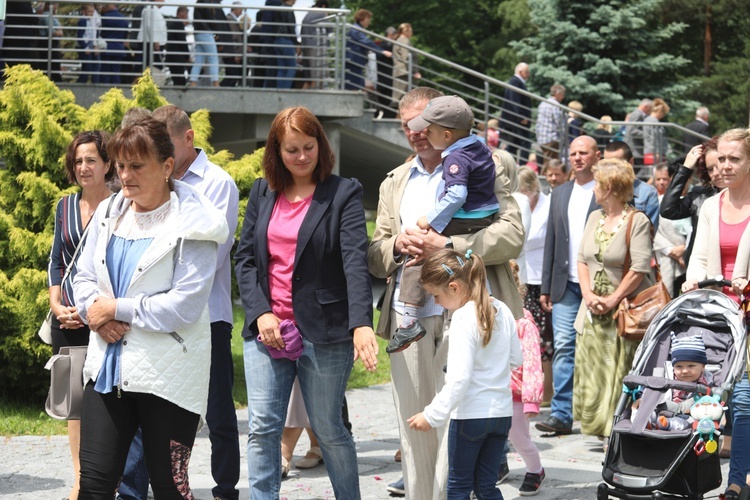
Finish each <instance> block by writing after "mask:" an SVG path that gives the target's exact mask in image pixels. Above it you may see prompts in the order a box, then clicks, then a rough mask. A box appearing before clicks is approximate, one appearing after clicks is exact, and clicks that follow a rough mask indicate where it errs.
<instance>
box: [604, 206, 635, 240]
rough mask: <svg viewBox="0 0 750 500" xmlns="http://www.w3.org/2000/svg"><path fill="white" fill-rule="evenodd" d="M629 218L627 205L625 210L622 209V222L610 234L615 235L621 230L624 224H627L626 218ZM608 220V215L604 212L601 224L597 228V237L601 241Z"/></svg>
mask: <svg viewBox="0 0 750 500" xmlns="http://www.w3.org/2000/svg"><path fill="white" fill-rule="evenodd" d="M627 216H628V206H627V205H625V208H623V209H622V213H621V214H620V222H618V223H617V226H615V228H614V229H613V230H612V231H610V232H609V234H610V235H615V234H616V233H617V231H619V230H620V228H621V227H622V224H623V222H625V218H626V217H627ZM606 219H607V213H606V212H605V211H604V210H602V216H601V217H600V218H599V224H598V225H597V226H596V236H597V237H599V239H601V237H602V236H603V235H604V223H605V221H606Z"/></svg>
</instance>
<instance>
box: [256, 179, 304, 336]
mask: <svg viewBox="0 0 750 500" xmlns="http://www.w3.org/2000/svg"><path fill="white" fill-rule="evenodd" d="M311 200H312V195H310V196H308V197H307V198H305V199H303V200H300V201H297V202H294V203H291V202H289V200H287V199H286V196H284V195H283V193H281V194H279V196H278V197H277V198H276V204H275V205H274V207H273V212H272V213H271V220H270V221H269V223H268V233H267V236H268V290H269V292H270V294H271V311H272V312H273V313H274V314H275V315H276V316H277V317H278V318H279V319H280V320H282V321H283V320H285V319H289V320H292V321H294V310H293V308H292V273H293V272H294V254H295V253H296V251H297V236H298V234H299V228H300V227H301V226H302V221H303V220H304V219H305V215H306V214H307V209H308V208H310V201H311Z"/></svg>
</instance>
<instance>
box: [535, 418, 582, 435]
mask: <svg viewBox="0 0 750 500" xmlns="http://www.w3.org/2000/svg"><path fill="white" fill-rule="evenodd" d="M534 427H536V428H537V430H540V431H542V432H554V433H555V434H570V433H572V432H573V426H572V425H565V424H564V423H563V422H562V420H560V419H559V418H557V417H549V418H548V419H547V420H545V421H544V422H537V423H536V425H535V426H534Z"/></svg>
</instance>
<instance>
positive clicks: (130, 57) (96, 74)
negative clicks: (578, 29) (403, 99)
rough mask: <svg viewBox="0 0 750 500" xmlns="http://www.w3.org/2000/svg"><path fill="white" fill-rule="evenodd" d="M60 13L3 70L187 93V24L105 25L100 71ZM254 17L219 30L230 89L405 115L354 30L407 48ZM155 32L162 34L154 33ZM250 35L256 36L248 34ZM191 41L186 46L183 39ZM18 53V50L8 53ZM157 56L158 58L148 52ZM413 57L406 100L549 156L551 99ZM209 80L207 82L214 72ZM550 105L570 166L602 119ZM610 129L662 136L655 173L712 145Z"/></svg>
mask: <svg viewBox="0 0 750 500" xmlns="http://www.w3.org/2000/svg"><path fill="white" fill-rule="evenodd" d="M91 3H95V4H97V5H100V4H105V3H108V2H105V1H103V0H94V1H93V2H91ZM57 5H58V6H59V9H60V10H63V8H65V9H68V11H67V12H66V13H65V14H58V15H55V17H57V18H58V20H60V21H61V23H62V24H63V36H62V37H55V36H54V35H53V33H54V29H53V28H52V26H51V25H52V18H51V17H47V16H44V17H42V16H40V15H37V14H12V13H11V12H10V10H9V13H8V19H6V36H5V38H4V43H5V47H4V48H3V58H4V60H3V63H4V64H17V63H31V64H32V65H34V66H36V67H38V68H39V69H42V70H43V71H45V72H46V73H47V74H48V75H49V76H50V78H52V79H53V80H58V81H60V80H67V81H79V82H88V81H89V80H90V81H92V82H101V83H107V84H109V85H117V84H118V82H116V81H115V82H113V81H112V80H113V79H114V80H117V78H116V77H119V83H120V84H122V85H128V84H130V83H131V82H132V80H133V79H135V78H137V77H139V76H140V75H141V74H142V72H143V70H144V69H145V68H146V67H151V68H152V71H153V72H154V74H155V75H156V79H157V82H158V83H159V84H161V85H184V84H185V82H186V74H187V73H189V72H190V71H191V70H192V68H193V66H194V64H193V60H191V59H194V58H195V57H196V51H195V40H194V33H193V29H192V27H191V26H187V27H186V28H183V26H182V25H181V24H179V23H181V21H180V20H174V19H168V25H167V30H166V36H167V38H168V41H167V44H166V47H162V46H159V47H158V49H157V48H156V46H155V45H153V43H152V42H153V41H154V40H156V39H157V38H158V33H155V32H153V31H149V30H148V29H146V30H143V31H142V30H141V28H139V27H138V26H139V25H142V24H141V22H140V21H141V19H142V17H141V16H139V15H133V16H131V17H129V18H128V20H129V24H128V27H127V28H125V29H118V28H113V27H109V26H108V24H109V23H104V25H103V26H102V27H101V28H99V31H98V35H97V38H101V39H104V40H105V41H107V46H108V47H107V48H106V49H94V50H89V54H88V55H89V56H90V55H91V53H92V52H93V53H94V55H96V56H99V57H98V61H97V60H94V61H91V60H90V59H88V60H87V59H86V56H87V54H86V49H84V48H82V47H81V46H80V44H79V38H80V37H79V32H78V30H79V28H78V26H77V24H78V23H79V22H81V20H82V19H84V16H82V15H81V12H80V11H79V10H75V9H72V10H71V8H72V7H74V6H75V8H78V7H79V6H80V5H81V4H80V3H73V2H70V1H68V0H60V1H59V2H58V3H57ZM117 5H118V6H119V7H120V8H121V9H122V10H123V11H125V10H126V9H127V10H136V9H137V8H139V7H144V6H169V7H177V6H179V5H184V4H180V3H169V2H165V3H156V4H154V3H150V2H143V1H122V2H119V3H118V4H117ZM63 6H65V7H63ZM192 6H193V5H190V6H189V7H192ZM200 6H201V7H203V8H214V9H224V8H229V7H230V6H228V5H220V4H200ZM290 10H294V11H304V12H306V13H311V12H315V13H318V14H320V15H318V19H317V20H316V22H315V23H313V24H308V23H303V24H302V26H301V32H302V33H301V35H302V36H301V37H300V40H301V42H300V43H299V44H296V43H297V40H292V45H290V43H289V40H290V39H289V36H290V35H289V31H290V30H289V29H288V28H289V26H288V25H286V24H284V23H281V22H278V20H277V19H276V16H275V15H274V14H275V13H278V12H285V11H286V12H289V11H290ZM249 13H250V9H248V8H243V15H242V16H240V17H241V19H243V24H241V25H237V26H234V27H235V28H236V29H235V30H233V29H232V26H231V25H232V23H234V21H229V20H226V18H225V16H224V15H223V11H222V15H221V16H220V17H221V18H222V19H220V20H217V21H215V23H216V26H217V27H218V28H220V29H216V30H214V33H213V34H214V38H215V43H216V45H217V46H218V47H222V48H223V51H222V52H221V53H219V54H218V55H219V59H220V61H219V65H220V71H221V79H222V85H224V86H240V87H259V88H279V87H281V88H295V89H310V90H345V89H350V90H356V91H362V92H365V94H366V102H367V103H368V104H367V105H368V106H369V107H371V108H372V109H373V112H374V113H376V114H375V117H385V118H395V117H396V115H397V111H398V110H397V102H396V99H394V97H396V98H398V96H399V95H400V94H398V89H397V86H396V85H394V82H395V81H396V79H395V78H394V76H395V75H394V74H393V69H392V66H393V65H392V61H391V60H388V58H384V57H381V58H380V59H378V58H377V57H375V56H374V54H372V53H370V54H369V55H368V56H367V57H366V62H365V63H361V62H358V61H357V60H356V59H357V58H356V57H354V58H353V57H351V55H352V53H353V52H356V47H355V43H356V42H354V41H353V39H352V38H351V36H349V35H350V30H359V31H361V32H363V33H364V34H365V35H367V36H368V37H369V38H370V39H371V40H374V41H375V42H376V43H379V44H380V46H381V47H386V48H389V49H390V48H391V47H392V46H394V45H396V46H398V45H401V44H399V42H397V41H394V40H389V39H387V38H386V37H384V36H381V35H379V34H377V33H374V32H371V31H368V30H364V29H362V28H361V27H359V26H355V25H351V24H348V23H346V16H347V15H348V14H349V13H350V11H349V10H347V9H308V8H296V7H295V8H294V9H292V8H290V7H261V8H260V14H259V16H258V17H256V19H260V21H261V22H260V23H256V22H255V19H253V20H250V19H249V15H248V14H249ZM217 17H219V16H217ZM40 20H43V22H44V23H46V25H45V26H40V25H39V21H40ZM9 23H10V24H11V25H15V27H16V28H21V31H23V30H24V29H25V30H26V31H27V32H26V33H23V34H21V35H19V34H18V32H19V30H18V29H16V30H15V33H16V34H15V35H14V34H13V33H14V31H13V30H12V31H11V33H10V34H9V33H8V31H7V26H8V25H9ZM147 24H149V25H150V26H152V27H153V23H147ZM250 26H252V28H251V29H248V27H250ZM43 28H46V29H43ZM237 28H238V29H239V31H237ZM139 31H141V39H142V40H143V41H142V42H139V41H138V32H139ZM183 34H184V35H185V39H184V40H183V39H182V37H181V36H180V35H183ZM162 35H164V34H163V33H162ZM178 38H179V41H178ZM118 40H119V41H122V42H123V43H124V44H125V46H124V48H122V49H112V48H110V47H111V45H110V43H111V41H118ZM9 45H10V46H11V47H12V49H13V50H8V46H9ZM144 47H145V50H144ZM402 47H403V46H402ZM149 48H153V49H154V50H149ZM406 48H407V50H408V58H407V74H406V77H405V78H406V90H407V91H408V90H409V89H411V88H413V87H414V86H416V85H424V86H430V87H434V88H437V89H439V90H441V91H442V92H444V93H446V94H456V95H459V96H461V97H463V98H464V99H465V100H466V101H467V102H468V103H469V105H470V106H471V107H472V109H473V111H474V116H475V118H476V120H477V122H479V123H482V124H484V123H486V122H487V121H488V120H490V119H491V118H497V119H498V120H499V123H500V142H499V146H500V147H503V148H507V149H510V150H512V151H515V154H516V156H517V159H518V160H525V159H526V158H527V157H528V156H529V154H531V153H536V154H540V153H541V152H542V148H541V147H540V145H539V144H537V143H536V140H535V139H536V137H535V129H536V126H537V120H538V111H537V110H538V107H539V104H540V103H541V102H542V101H545V100H547V98H546V97H543V96H539V95H536V94H533V93H531V92H527V91H524V90H521V89H518V88H516V87H511V86H510V85H508V83H506V82H503V81H500V80H497V79H495V78H492V77H489V76H487V75H484V74H481V73H479V72H477V71H474V70H471V69H469V68H466V67H464V66H461V65H460V64H456V63H454V62H452V61H448V60H445V59H441V58H438V57H435V56H433V55H431V54H429V53H427V52H424V51H422V50H419V49H417V48H414V47H411V46H409V47H406ZM298 49H299V50H298ZM94 59H96V58H94ZM113 59H114V60H120V59H122V61H121V64H120V67H119V70H118V69H117V66H116V65H113V63H112V61H113ZM97 64H98V65H97ZM202 70H203V72H204V73H206V72H207V68H206V67H205V66H204V67H203V68H202ZM417 73H419V74H420V75H421V79H419V80H416V79H415V78H414V75H416V74H417ZM402 78H403V77H402ZM201 79H202V80H201V83H203V82H206V80H207V78H206V76H205V75H201ZM204 84H206V85H208V84H210V83H208V82H206V83H204ZM509 89H510V90H511V91H513V92H516V93H518V94H521V95H523V96H526V97H528V98H529V99H530V101H531V106H530V107H528V108H525V109H523V110H522V111H521V112H520V113H518V114H519V115H524V116H526V115H527V114H530V116H531V118H530V123H529V124H528V125H526V126H524V127H517V126H516V127H509V126H507V124H508V122H509V121H514V120H512V118H514V117H512V116H509V111H505V113H506V115H505V116H503V108H504V104H505V103H506V102H507V101H508V99H507V98H506V93H507V92H508V90H509ZM394 93H395V94H396V95H394ZM549 102H550V103H551V104H552V105H553V106H554V107H556V108H558V109H559V110H560V112H561V113H562V115H563V118H564V119H563V120H562V121H561V122H560V125H559V129H558V130H557V138H558V140H557V141H556V142H557V145H554V147H552V148H548V149H547V152H548V154H552V155H554V156H558V157H560V158H562V159H565V158H566V156H567V148H568V144H569V142H570V140H571V130H570V127H569V124H568V120H567V117H568V116H569V114H570V115H572V116H576V117H578V118H579V119H580V120H581V121H582V126H581V128H582V129H583V130H584V131H585V132H587V133H592V132H593V129H595V128H596V127H597V126H599V125H601V124H602V123H603V122H602V121H601V120H600V119H599V118H596V117H593V116H590V115H587V114H585V113H581V112H576V111H574V110H572V109H570V108H568V107H567V106H564V105H563V104H560V103H558V102H557V101H554V100H550V101H549ZM607 125H609V126H612V127H614V130H615V132H613V134H612V136H613V137H615V136H616V135H615V134H616V131H617V130H618V129H619V128H621V127H624V126H626V125H627V126H633V127H635V128H637V129H638V130H641V131H642V132H643V131H646V130H653V134H648V135H650V136H653V137H654V143H655V144H657V146H656V148H655V149H654V151H653V152H652V153H653V161H654V164H658V163H661V162H664V161H668V160H669V159H671V158H674V157H677V156H679V155H681V154H684V153H685V152H686V144H687V142H689V139H690V138H692V137H695V138H698V139H700V140H705V139H707V138H705V137H703V136H700V135H699V134H696V133H695V132H692V131H690V130H687V129H685V128H683V127H681V126H679V125H675V124H673V123H664V122H661V123H650V122H637V123H625V122H623V121H612V122H609V123H607ZM686 138H687V139H688V141H686ZM602 140H606V139H602ZM548 146H549V145H548ZM634 146H636V147H635V150H636V151H635V153H636V156H637V157H638V158H642V157H643V155H642V154H639V147H638V146H639V145H638V144H635V145H634ZM519 162H520V163H523V162H522V161H519ZM539 163H541V161H539Z"/></svg>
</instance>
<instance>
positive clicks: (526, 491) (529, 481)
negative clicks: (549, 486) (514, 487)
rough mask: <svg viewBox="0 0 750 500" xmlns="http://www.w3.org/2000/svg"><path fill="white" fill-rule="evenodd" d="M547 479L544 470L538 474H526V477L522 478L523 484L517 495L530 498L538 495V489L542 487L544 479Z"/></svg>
mask: <svg viewBox="0 0 750 500" xmlns="http://www.w3.org/2000/svg"><path fill="white" fill-rule="evenodd" d="M545 477H547V476H546V474H545V473H544V469H542V472H540V473H539V474H532V473H531V472H527V473H526V477H524V478H523V484H522V485H521V487H520V488H519V489H518V494H519V495H521V496H522V497H531V496H534V495H536V494H537V493H539V488H541V487H542V483H543V482H544V478H545Z"/></svg>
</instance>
